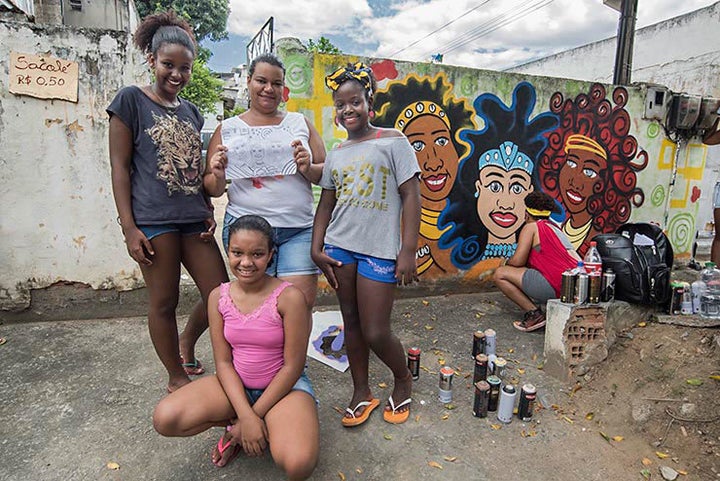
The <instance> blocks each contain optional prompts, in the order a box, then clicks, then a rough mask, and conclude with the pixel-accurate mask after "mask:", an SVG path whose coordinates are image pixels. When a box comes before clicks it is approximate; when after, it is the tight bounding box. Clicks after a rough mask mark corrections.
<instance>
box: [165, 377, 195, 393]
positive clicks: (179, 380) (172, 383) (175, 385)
mask: <svg viewBox="0 0 720 481" xmlns="http://www.w3.org/2000/svg"><path fill="white" fill-rule="evenodd" d="M189 383H190V378H189V377H187V376H185V377H171V378H170V380H169V381H168V385H167V392H175V391H177V390H178V389H180V388H181V387H183V386H184V385H185V384H189Z"/></svg>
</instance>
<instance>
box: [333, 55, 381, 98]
mask: <svg viewBox="0 0 720 481" xmlns="http://www.w3.org/2000/svg"><path fill="white" fill-rule="evenodd" d="M349 79H355V80H357V81H358V82H360V84H361V85H362V86H363V87H364V88H365V90H367V91H368V92H370V93H372V70H370V67H368V66H367V65H365V64H364V63H362V62H356V63H354V64H351V63H349V64H347V66H345V67H340V68H339V69H337V70H335V71H334V72H333V73H331V74H330V75H328V76H327V77H325V85H327V86H328V88H329V89H330V90H332V91H333V92H334V91H336V90H337V89H339V88H340V85H341V84H342V83H343V82H345V81H346V80H349Z"/></svg>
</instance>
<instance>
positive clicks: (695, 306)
mask: <svg viewBox="0 0 720 481" xmlns="http://www.w3.org/2000/svg"><path fill="white" fill-rule="evenodd" d="M690 290H691V292H692V310H693V314H700V299H701V298H702V296H704V295H705V292H706V291H707V285H706V284H705V283H704V282H703V281H702V280H701V279H698V280H696V281H695V282H693V283H692V284H690Z"/></svg>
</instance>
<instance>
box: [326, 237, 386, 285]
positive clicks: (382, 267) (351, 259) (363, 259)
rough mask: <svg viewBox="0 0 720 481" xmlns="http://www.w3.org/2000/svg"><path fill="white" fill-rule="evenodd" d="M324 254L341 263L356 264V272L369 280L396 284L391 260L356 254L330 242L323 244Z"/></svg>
mask: <svg viewBox="0 0 720 481" xmlns="http://www.w3.org/2000/svg"><path fill="white" fill-rule="evenodd" d="M325 254H327V255H329V256H330V257H332V258H333V259H335V260H336V261H340V262H342V263H343V264H357V272H358V274H360V275H361V276H363V277H365V278H367V279H370V280H371V281H377V282H384V283H386V284H397V278H396V277H395V264H396V263H395V261H393V260H390V259H379V258H377V257H372V256H366V255H365V254H358V253H357V252H353V251H348V250H345V249H342V248H340V247H336V246H334V245H330V244H325Z"/></svg>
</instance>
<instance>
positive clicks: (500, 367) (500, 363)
mask: <svg viewBox="0 0 720 481" xmlns="http://www.w3.org/2000/svg"><path fill="white" fill-rule="evenodd" d="M506 371H507V360H506V359H505V358H504V357H498V358H497V359H495V370H494V374H495V375H496V376H497V377H499V378H500V380H501V381H503V380H504V379H505V376H507V372H506Z"/></svg>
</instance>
